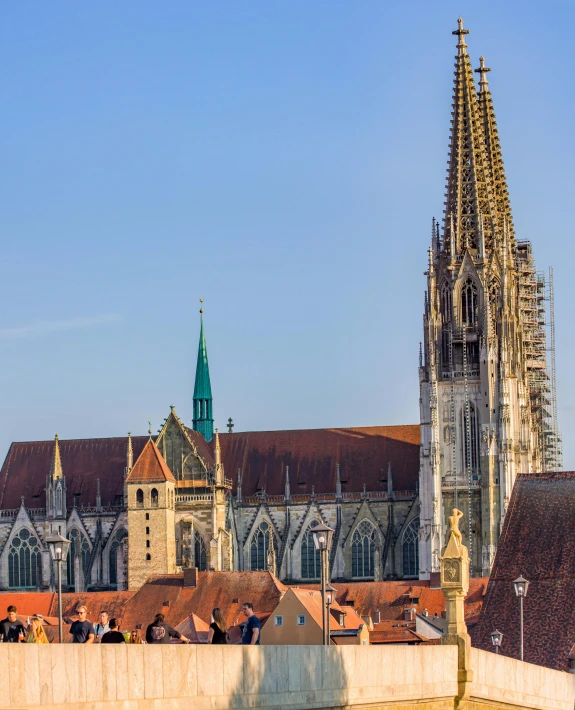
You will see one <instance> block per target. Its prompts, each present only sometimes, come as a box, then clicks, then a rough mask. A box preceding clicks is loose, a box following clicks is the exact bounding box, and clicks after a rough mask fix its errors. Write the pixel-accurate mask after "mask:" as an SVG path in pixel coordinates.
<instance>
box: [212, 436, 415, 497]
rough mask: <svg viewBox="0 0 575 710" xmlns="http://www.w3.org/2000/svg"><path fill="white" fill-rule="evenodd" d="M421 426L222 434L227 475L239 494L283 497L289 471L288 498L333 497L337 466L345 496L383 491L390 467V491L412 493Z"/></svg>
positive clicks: (222, 447)
mask: <svg viewBox="0 0 575 710" xmlns="http://www.w3.org/2000/svg"><path fill="white" fill-rule="evenodd" d="M419 443H420V436H419V425H406V426H375V427H350V428H347V429H300V430H294V431H250V432H238V433H234V434H220V445H221V449H222V460H223V462H224V466H225V471H226V476H227V477H228V478H231V479H232V480H233V482H234V488H235V486H236V485H237V473H238V469H241V471H242V476H243V478H242V494H243V495H244V496H250V495H255V494H256V492H257V491H259V490H260V489H262V488H265V490H266V493H267V494H268V495H283V492H284V482H285V469H286V466H289V473H290V483H291V491H292V494H297V493H308V494H309V493H311V489H312V486H314V488H315V492H316V493H321V494H323V493H333V492H334V491H335V484H336V467H337V464H338V463H339V464H340V474H341V480H342V482H343V484H344V485H343V490H344V491H349V492H351V491H362V490H363V486H364V484H365V485H366V487H367V489H368V490H370V491H380V490H381V491H387V468H388V463H391V469H392V475H393V488H394V490H396V491H415V490H416V485H417V480H418V473H419Z"/></svg>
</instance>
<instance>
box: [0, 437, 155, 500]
mask: <svg viewBox="0 0 575 710" xmlns="http://www.w3.org/2000/svg"><path fill="white" fill-rule="evenodd" d="M147 441H148V437H147V436H134V437H132V446H133V449H134V457H136V458H137V457H138V456H139V455H140V453H141V451H142V449H143V448H144V446H145V444H146V442H147ZM127 442H128V439H127V437H119V438H114V439H72V440H62V439H60V441H59V444H60V456H61V459H62V469H63V472H64V476H65V477H66V489H67V504H68V507H70V508H71V507H72V504H73V502H74V497H75V496H77V497H76V500H77V502H78V504H79V505H84V506H94V505H96V490H97V485H98V484H97V481H98V479H100V493H101V496H102V504H103V505H114V504H116V501H117V497H118V496H123V494H124V471H125V468H126V448H127ZM53 451H54V441H53V440H52V441H25V442H14V443H13V444H12V445H11V446H10V449H9V450H8V455H7V456H6V460H5V461H4V465H3V466H2V470H1V471H0V508H2V509H6V508H19V507H20V499H21V496H24V503H25V505H26V506H27V507H28V508H43V507H44V506H45V505H46V494H45V491H44V489H45V488H46V476H47V475H48V473H49V471H50V463H51V461H52V453H53Z"/></svg>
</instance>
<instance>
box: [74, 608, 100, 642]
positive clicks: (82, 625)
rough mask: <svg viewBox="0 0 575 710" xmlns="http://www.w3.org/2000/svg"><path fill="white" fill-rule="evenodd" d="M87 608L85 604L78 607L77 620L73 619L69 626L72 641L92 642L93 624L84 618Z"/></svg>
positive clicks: (93, 636)
mask: <svg viewBox="0 0 575 710" xmlns="http://www.w3.org/2000/svg"><path fill="white" fill-rule="evenodd" d="M87 614H88V610H87V609H86V607H85V606H81V607H80V608H79V609H78V617H79V619H78V621H74V622H73V624H72V626H70V633H71V634H72V636H73V637H74V643H94V638H95V634H94V624H93V623H92V622H91V621H88V620H87V619H86V616H87Z"/></svg>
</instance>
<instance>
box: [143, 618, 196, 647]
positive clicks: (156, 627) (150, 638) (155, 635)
mask: <svg viewBox="0 0 575 710" xmlns="http://www.w3.org/2000/svg"><path fill="white" fill-rule="evenodd" d="M171 639H180V641H183V642H184V643H190V640H189V639H187V638H186V637H185V636H182V634H181V633H180V632H179V631H176V629H174V628H172V627H171V626H170V625H169V624H166V622H165V621H164V615H163V614H156V618H155V619H154V621H152V623H151V624H150V625H149V626H148V628H147V629H146V643H170V642H171Z"/></svg>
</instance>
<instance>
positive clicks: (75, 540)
mask: <svg viewBox="0 0 575 710" xmlns="http://www.w3.org/2000/svg"><path fill="white" fill-rule="evenodd" d="M68 539H69V540H70V549H69V550H68V557H67V558H66V568H67V572H68V584H69V585H70V586H73V585H74V584H76V566H75V561H76V557H78V558H79V559H80V565H81V569H82V570H83V571H84V574H85V573H86V570H87V568H88V561H89V559H90V545H89V543H88V540H87V539H86V536H85V535H82V533H81V532H80V531H79V530H77V529H76V528H73V530H72V531H71V532H70V535H69V537H68ZM85 584H86V586H88V580H85Z"/></svg>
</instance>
